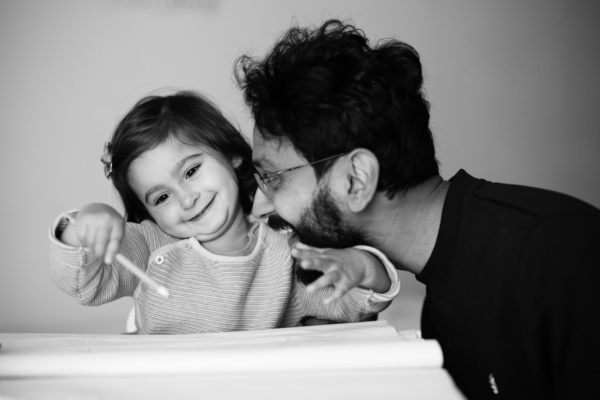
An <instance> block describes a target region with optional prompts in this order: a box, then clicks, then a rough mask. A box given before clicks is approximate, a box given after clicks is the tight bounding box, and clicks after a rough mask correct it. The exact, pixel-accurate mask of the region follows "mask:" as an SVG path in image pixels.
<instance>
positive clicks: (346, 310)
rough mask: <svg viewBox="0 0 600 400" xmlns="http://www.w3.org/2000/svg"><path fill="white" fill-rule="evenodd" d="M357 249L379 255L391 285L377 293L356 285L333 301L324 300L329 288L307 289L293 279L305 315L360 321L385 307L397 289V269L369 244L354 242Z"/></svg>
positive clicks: (398, 288) (335, 319)
mask: <svg viewBox="0 0 600 400" xmlns="http://www.w3.org/2000/svg"><path fill="white" fill-rule="evenodd" d="M355 248H356V249H359V250H363V251H368V252H369V253H371V254H373V255H374V256H375V257H377V258H379V260H380V261H381V262H382V264H383V265H384V266H385V269H386V271H387V273H388V274H389V277H390V281H391V285H390V288H389V289H388V291H387V292H386V293H376V292H374V291H373V290H370V289H363V288H360V287H356V288H354V289H352V290H350V291H349V292H348V293H347V294H346V295H345V296H344V297H342V298H341V299H339V300H338V301H336V302H334V303H332V304H327V305H326V304H323V301H324V300H325V298H327V297H328V296H329V295H330V292H331V291H332V290H333V289H332V288H328V289H322V290H319V291H317V292H313V293H308V292H307V291H306V288H305V286H304V285H302V284H300V283H298V282H297V283H296V286H297V287H296V290H297V293H298V295H299V296H301V297H302V302H303V304H304V315H305V316H310V317H315V318H319V319H326V320H332V321H336V322H359V321H362V320H364V319H365V318H368V317H370V316H372V315H374V314H377V313H380V312H381V311H383V310H385V309H386V308H387V307H388V306H389V305H390V304H391V302H392V300H393V298H394V297H395V296H397V295H398V292H399V291H400V279H399V278H398V271H397V270H396V268H394V266H393V264H392V263H391V262H390V261H389V260H388V259H387V257H386V256H385V255H384V254H383V253H381V252H380V251H379V250H377V249H374V248H372V247H369V246H355Z"/></svg>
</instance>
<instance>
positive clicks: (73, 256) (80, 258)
mask: <svg viewBox="0 0 600 400" xmlns="http://www.w3.org/2000/svg"><path fill="white" fill-rule="evenodd" d="M73 211H74V210H70V211H67V212H65V213H62V214H60V215H59V216H58V217H57V218H56V219H55V221H54V222H53V223H52V225H51V226H50V230H49V240H50V250H49V272H50V277H51V279H52V281H53V282H54V284H55V285H56V286H57V287H58V288H59V289H61V290H62V291H63V292H65V293H67V294H68V295H70V296H71V297H73V298H74V299H75V300H77V301H78V302H79V303H80V304H83V305H90V306H96V305H100V304H104V303H108V302H111V301H113V300H116V299H119V298H121V297H124V296H131V295H132V294H133V292H134V290H135V288H136V287H137V285H138V284H139V279H138V278H137V277H136V276H135V275H133V274H131V273H130V272H129V271H128V270H127V269H125V268H122V267H121V266H120V265H119V264H118V262H117V261H114V262H113V264H111V265H107V264H105V263H103V262H102V260H101V259H99V258H98V257H96V256H95V255H94V253H93V252H92V251H91V250H89V249H86V248H84V247H75V246H70V245H67V244H65V243H63V242H61V241H60V240H59V239H58V238H57V235H56V234H57V228H58V227H59V225H60V224H61V221H63V220H64V218H65V217H66V215H67V214H71V213H72V212H73ZM132 225H137V224H129V223H128V224H127V228H126V234H125V238H124V239H123V243H122V245H121V253H124V252H125V253H127V254H124V255H125V256H126V257H127V258H129V259H130V260H131V261H133V262H134V264H136V265H138V266H139V267H141V268H142V269H145V268H146V265H147V260H148V256H149V250H148V246H147V245H145V241H144V240H140V237H141V232H140V231H139V229H134V227H132ZM136 230H137V234H136ZM142 238H143V237H142ZM135 243H138V244H139V243H142V245H141V246H140V245H137V246H136V245H135Z"/></svg>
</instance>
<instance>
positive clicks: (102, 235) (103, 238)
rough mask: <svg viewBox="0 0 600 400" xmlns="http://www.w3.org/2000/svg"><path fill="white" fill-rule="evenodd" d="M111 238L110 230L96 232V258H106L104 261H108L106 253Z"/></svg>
mask: <svg viewBox="0 0 600 400" xmlns="http://www.w3.org/2000/svg"><path fill="white" fill-rule="evenodd" d="M109 238H110V230H109V229H99V230H97V231H96V238H95V241H94V254H96V257H98V258H104V260H106V257H105V253H106V247H107V245H108V241H109Z"/></svg>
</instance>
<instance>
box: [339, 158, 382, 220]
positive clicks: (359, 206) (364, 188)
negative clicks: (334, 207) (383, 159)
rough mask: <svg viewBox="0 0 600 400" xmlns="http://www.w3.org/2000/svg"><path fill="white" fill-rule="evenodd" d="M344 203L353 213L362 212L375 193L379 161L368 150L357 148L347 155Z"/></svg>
mask: <svg viewBox="0 0 600 400" xmlns="http://www.w3.org/2000/svg"><path fill="white" fill-rule="evenodd" d="M347 160H348V164H347V165H346V173H347V181H346V187H345V189H346V190H345V193H344V197H345V201H346V205H347V207H348V209H349V210H350V211H352V212H354V213H359V212H361V211H363V210H364V209H365V208H367V206H368V205H369V203H371V200H373V197H374V196H375V193H376V192H377V182H378V181H379V161H378V160H377V157H375V154H373V153H372V152H371V151H370V150H367V149H363V148H359V149H355V150H353V151H352V152H350V153H349V154H348V155H347Z"/></svg>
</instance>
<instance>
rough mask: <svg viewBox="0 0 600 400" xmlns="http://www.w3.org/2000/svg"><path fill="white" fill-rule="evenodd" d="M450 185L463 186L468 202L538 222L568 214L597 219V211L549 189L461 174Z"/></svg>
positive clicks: (578, 200)
mask: <svg viewBox="0 0 600 400" xmlns="http://www.w3.org/2000/svg"><path fill="white" fill-rule="evenodd" d="M452 184H456V185H459V186H462V188H463V190H464V191H465V198H467V199H468V198H470V199H472V200H473V201H477V200H479V201H484V202H487V203H489V204H490V205H494V206H496V207H504V208H507V209H512V210H515V211H520V212H524V213H527V214H530V215H531V216H534V217H537V218H552V217H554V216H556V215H563V216H564V215H568V214H572V215H587V216H589V217H592V218H600V210H599V209H598V208H596V207H594V206H592V205H591V204H589V203H587V202H585V201H583V200H581V199H578V198H576V197H574V196H571V195H569V194H566V193H561V192H558V191H554V190H550V189H544V188H538V187H533V186H526V185H518V184H511V183H502V182H491V181H488V180H485V179H480V178H474V177H472V176H470V175H469V174H467V173H466V172H465V171H462V170H461V171H459V173H457V174H456V175H455V177H454V178H452ZM452 184H451V186H452Z"/></svg>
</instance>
